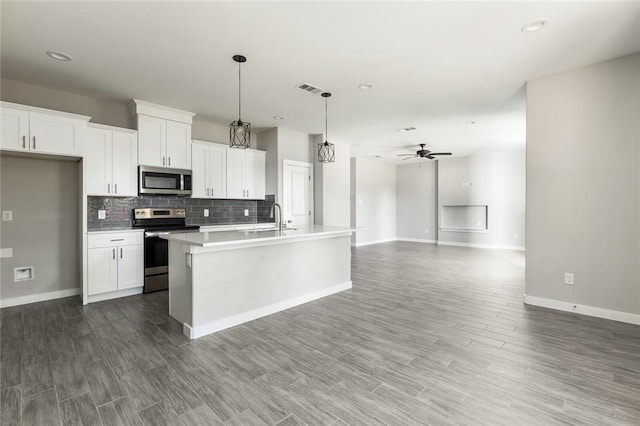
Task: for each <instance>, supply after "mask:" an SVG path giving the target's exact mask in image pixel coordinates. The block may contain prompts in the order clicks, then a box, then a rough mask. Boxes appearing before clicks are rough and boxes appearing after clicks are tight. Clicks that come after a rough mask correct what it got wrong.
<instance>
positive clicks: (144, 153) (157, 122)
mask: <svg viewBox="0 0 640 426" xmlns="http://www.w3.org/2000/svg"><path fill="white" fill-rule="evenodd" d="M166 144H167V120H164V119H162V118H156V117H149V116H147V115H140V114H138V161H139V163H140V164H143V165H145V166H157V167H163V166H166V165H167V164H166V163H167V157H166Z"/></svg>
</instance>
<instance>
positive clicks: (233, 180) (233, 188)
mask: <svg viewBox="0 0 640 426" xmlns="http://www.w3.org/2000/svg"><path fill="white" fill-rule="evenodd" d="M244 152H245V150H243V149H238V148H227V198H244V194H245V192H244V191H245V189H244Z"/></svg>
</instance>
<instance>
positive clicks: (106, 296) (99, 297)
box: [87, 287, 144, 303]
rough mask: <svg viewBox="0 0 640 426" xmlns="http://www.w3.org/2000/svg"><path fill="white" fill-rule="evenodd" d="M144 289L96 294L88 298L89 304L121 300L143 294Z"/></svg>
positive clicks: (137, 288)
mask: <svg viewBox="0 0 640 426" xmlns="http://www.w3.org/2000/svg"><path fill="white" fill-rule="evenodd" d="M143 288H144V287H134V288H128V289H126V290H120V291H111V292H109V293H102V294H94V295H93V296H88V297H87V303H94V302H102V301H104V300H111V299H119V298H121V297H127V296H133V295H136V294H142V290H143Z"/></svg>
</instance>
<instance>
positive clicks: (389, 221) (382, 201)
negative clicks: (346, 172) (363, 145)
mask: <svg viewBox="0 0 640 426" xmlns="http://www.w3.org/2000/svg"><path fill="white" fill-rule="evenodd" d="M351 174H352V176H355V206H356V208H355V219H356V220H355V226H357V227H364V228H369V230H368V231H362V232H357V233H356V245H364V244H372V243H376V242H382V241H389V240H395V239H396V236H397V233H396V165H395V164H389V163H385V162H384V161H378V160H370V159H364V158H352V159H351Z"/></svg>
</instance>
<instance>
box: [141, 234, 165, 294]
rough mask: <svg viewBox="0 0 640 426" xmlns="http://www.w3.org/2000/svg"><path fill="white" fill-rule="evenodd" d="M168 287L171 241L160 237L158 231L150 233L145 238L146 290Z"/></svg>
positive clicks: (147, 291) (148, 291)
mask: <svg viewBox="0 0 640 426" xmlns="http://www.w3.org/2000/svg"><path fill="white" fill-rule="evenodd" d="M149 234H150V235H149ZM168 288H169V241H167V240H164V239H162V238H160V237H159V236H158V234H157V233H156V234H153V233H148V234H147V235H146V236H145V238H144V292H145V293H150V292H152V291H159V290H166V289H168Z"/></svg>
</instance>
